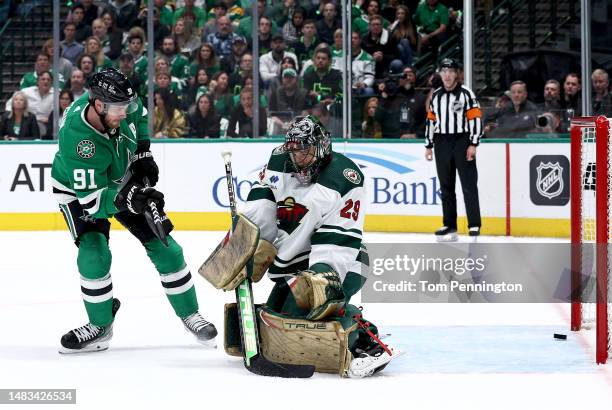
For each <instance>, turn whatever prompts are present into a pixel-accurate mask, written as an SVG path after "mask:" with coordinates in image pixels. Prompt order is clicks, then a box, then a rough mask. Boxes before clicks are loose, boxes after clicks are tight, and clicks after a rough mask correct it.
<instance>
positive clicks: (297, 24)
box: [283, 7, 306, 44]
mask: <svg viewBox="0 0 612 410" xmlns="http://www.w3.org/2000/svg"><path fill="white" fill-rule="evenodd" d="M305 17H306V10H305V9H304V8H303V7H296V8H295V9H294V10H293V15H291V18H290V19H289V20H287V22H286V23H285V24H284V25H283V37H284V38H285V40H286V41H287V43H288V44H291V43H294V42H296V41H298V40H299V38H300V37H301V36H302V26H303V25H304V18H305Z"/></svg>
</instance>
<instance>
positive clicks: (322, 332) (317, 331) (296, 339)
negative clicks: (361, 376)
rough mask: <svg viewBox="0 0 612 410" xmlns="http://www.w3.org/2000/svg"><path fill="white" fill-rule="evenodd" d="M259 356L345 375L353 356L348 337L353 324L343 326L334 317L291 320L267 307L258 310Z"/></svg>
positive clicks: (355, 326)
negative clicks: (322, 319) (323, 319)
mask: <svg viewBox="0 0 612 410" xmlns="http://www.w3.org/2000/svg"><path fill="white" fill-rule="evenodd" d="M258 322H259V336H260V339H261V350H262V353H263V355H264V356H265V357H266V358H267V359H268V360H271V361H274V362H278V363H288V364H307V365H314V366H315V370H316V371H317V372H322V373H337V374H339V375H341V376H345V375H346V374H347V372H348V369H349V367H350V363H351V360H352V359H353V356H352V354H351V352H350V351H349V349H348V345H349V336H350V335H351V334H352V333H353V332H355V331H356V329H357V324H351V325H350V327H348V328H344V327H343V326H342V324H341V322H339V321H337V320H329V321H310V320H302V319H292V318H289V317H286V316H283V315H280V314H278V313H275V312H273V311H271V310H269V309H267V308H265V307H264V308H261V309H259V310H258Z"/></svg>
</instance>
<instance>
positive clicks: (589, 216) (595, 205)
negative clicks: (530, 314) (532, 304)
mask: <svg viewBox="0 0 612 410" xmlns="http://www.w3.org/2000/svg"><path fill="white" fill-rule="evenodd" d="M610 121H612V119H609V118H606V117H603V116H600V117H577V118H574V119H573V120H572V124H571V241H572V289H573V294H572V309H571V311H572V318H571V320H572V323H571V327H572V330H575V331H578V330H581V329H584V328H592V327H594V328H595V331H596V361H597V363H600V364H603V363H606V361H607V360H608V356H609V355H610V354H611V351H612V348H611V337H610V332H611V331H612V304H611V303H609V302H610V300H611V299H610V295H612V291H611V289H612V269H611V262H612V255H611V254H610V243H611V238H612V229H611V228H610V212H611V210H612V201H611V198H612V155H611V153H612V146H611V144H612V138H610V130H611V126H610V125H611V124H610Z"/></svg>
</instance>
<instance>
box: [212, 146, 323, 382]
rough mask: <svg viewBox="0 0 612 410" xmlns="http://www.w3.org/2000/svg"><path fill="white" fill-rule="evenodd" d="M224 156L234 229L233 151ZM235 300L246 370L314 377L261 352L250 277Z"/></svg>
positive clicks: (307, 369)
mask: <svg viewBox="0 0 612 410" xmlns="http://www.w3.org/2000/svg"><path fill="white" fill-rule="evenodd" d="M221 156H222V157H223V162H224V163H225V177H226V179H227V193H228V195H229V203H230V211H231V215H232V231H233V229H234V226H233V224H234V218H235V216H236V215H237V211H236V195H235V193H234V182H233V177H232V153H231V151H222V152H221ZM236 303H237V304H238V318H239V320H238V323H239V325H240V326H239V327H240V336H241V338H242V357H243V358H244V366H245V367H246V368H247V370H249V371H250V372H252V373H255V374H258V375H260V376H275V377H284V378H307V377H311V376H312V374H313V373H314V370H315V368H314V366H310V365H296V364H284V363H276V362H271V361H269V360H268V359H266V358H265V357H264V356H263V354H262V353H261V349H260V345H259V332H258V329H257V321H256V316H255V315H256V312H255V305H254V303H253V289H252V286H251V279H250V278H249V277H247V278H246V279H245V280H244V281H242V283H240V285H239V286H238V287H237V288H236Z"/></svg>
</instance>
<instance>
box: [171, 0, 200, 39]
mask: <svg viewBox="0 0 612 410" xmlns="http://www.w3.org/2000/svg"><path fill="white" fill-rule="evenodd" d="M184 1H185V6H183V7H180V8H178V9H176V11H175V12H174V22H173V23H176V20H178V18H179V17H183V18H184V19H185V20H191V23H192V26H193V27H194V28H195V29H197V33H199V34H201V33H202V30H203V29H204V23H205V22H206V12H205V11H204V10H202V9H201V8H200V7H197V6H196V5H195V0H184Z"/></svg>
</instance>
